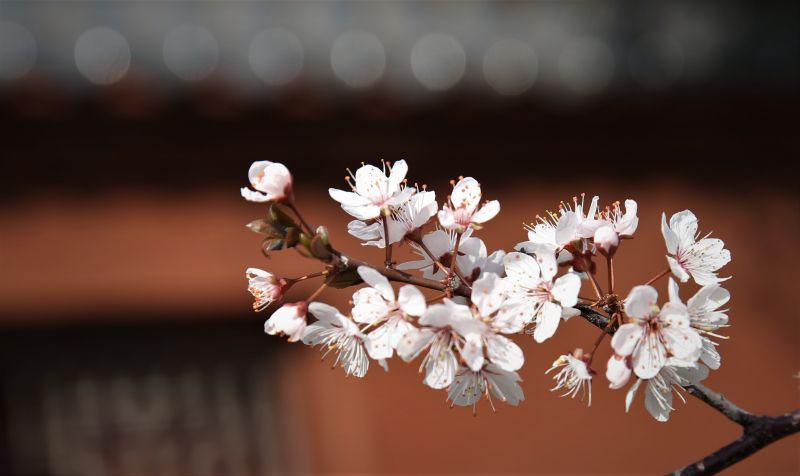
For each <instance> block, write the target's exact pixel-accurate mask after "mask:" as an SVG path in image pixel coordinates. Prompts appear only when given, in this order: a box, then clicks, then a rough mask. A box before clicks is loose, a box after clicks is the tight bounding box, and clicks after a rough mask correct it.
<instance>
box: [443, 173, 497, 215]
mask: <svg viewBox="0 0 800 476" xmlns="http://www.w3.org/2000/svg"><path fill="white" fill-rule="evenodd" d="M450 201H451V202H452V204H453V206H454V207H456V208H464V209H466V210H468V211H469V212H473V211H474V210H475V208H476V207H477V206H478V205H479V204H480V202H481V185H480V184H479V183H478V181H477V180H475V179H474V178H472V177H464V178H462V179H461V180H459V181H458V183H457V184H456V185H455V187H453V193H452V194H451V195H450ZM497 210H498V211H500V205H499V204H498V205H497ZM490 218H491V217H490Z"/></svg>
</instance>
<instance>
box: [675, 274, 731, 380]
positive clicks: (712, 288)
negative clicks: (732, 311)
mask: <svg viewBox="0 0 800 476" xmlns="http://www.w3.org/2000/svg"><path fill="white" fill-rule="evenodd" d="M730 298H731V293H730V292H728V290H727V289H724V288H722V287H720V285H719V284H709V285H706V286H703V287H702V288H700V290H699V291H697V293H696V294H695V295H694V296H692V297H691V298H689V301H688V302H687V303H686V311H687V312H688V314H689V325H691V326H692V328H694V329H695V330H696V331H697V332H698V333H700V336H701V338H702V340H703V349H702V351H701V353H700V360H702V361H703V363H704V364H706V365H707V366H708V367H709V368H711V369H718V368H719V366H720V363H721V362H722V357H721V356H720V355H719V352H717V349H716V346H717V343H716V342H714V341H712V340H711V339H710V338H709V337H717V338H721V339H724V338H725V337H723V336H720V335H718V334H716V331H717V330H718V329H720V328H721V327H727V326H728V315H727V314H725V312H726V311H725V310H720V309H719V308H720V307H722V306H724V305H725V304H726V303H727V302H728V301H729V300H730ZM669 301H670V302H671V303H675V304H676V305H680V306H682V305H683V301H681V297H680V295H679V293H678V283H676V282H675V281H674V280H673V279H672V278H670V280H669Z"/></svg>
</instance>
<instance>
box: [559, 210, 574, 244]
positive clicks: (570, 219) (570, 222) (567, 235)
mask: <svg viewBox="0 0 800 476" xmlns="http://www.w3.org/2000/svg"><path fill="white" fill-rule="evenodd" d="M578 224H579V219H578V215H576V214H575V212H565V213H564V214H563V215H561V218H559V220H558V226H556V244H558V246H564V245H566V244H567V243H569V242H570V241H572V240H573V239H575V237H576V236H577V232H578Z"/></svg>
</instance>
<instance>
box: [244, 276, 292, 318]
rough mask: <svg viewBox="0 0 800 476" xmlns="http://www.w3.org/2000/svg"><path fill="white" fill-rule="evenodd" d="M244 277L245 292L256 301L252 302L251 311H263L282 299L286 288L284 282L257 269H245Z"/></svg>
mask: <svg viewBox="0 0 800 476" xmlns="http://www.w3.org/2000/svg"><path fill="white" fill-rule="evenodd" d="M245 276H246V277H247V281H248V285H247V290H248V291H250V294H252V295H253V297H254V298H255V299H256V300H255V302H253V310H255V311H263V310H264V309H265V308H266V307H267V306H269V305H270V304H272V303H273V302H276V301H280V300H281V298H283V292H284V290H285V289H286V286H287V283H286V281H285V280H283V279H280V278H278V277H276V276H275V275H273V274H272V273H270V272H268V271H264V270H263V269H258V268H247V271H245Z"/></svg>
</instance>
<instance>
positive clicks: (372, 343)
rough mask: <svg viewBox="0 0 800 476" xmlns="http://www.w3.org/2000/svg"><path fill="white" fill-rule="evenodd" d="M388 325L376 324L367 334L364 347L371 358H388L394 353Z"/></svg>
mask: <svg viewBox="0 0 800 476" xmlns="http://www.w3.org/2000/svg"><path fill="white" fill-rule="evenodd" d="M390 330H391V329H390V327H389V326H388V325H382V326H378V327H377V328H376V329H374V330H373V331H372V332H370V333H369V334H368V335H367V339H366V340H365V341H364V347H366V348H367V353H368V354H369V356H370V358H371V359H373V360H380V359H388V358H390V357H391V356H392V354H393V353H394V350H393V349H392V342H391V338H392V335H391V332H390Z"/></svg>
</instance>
